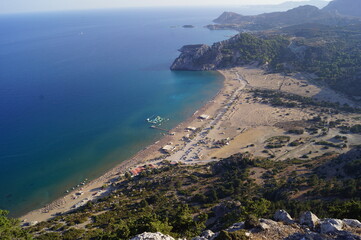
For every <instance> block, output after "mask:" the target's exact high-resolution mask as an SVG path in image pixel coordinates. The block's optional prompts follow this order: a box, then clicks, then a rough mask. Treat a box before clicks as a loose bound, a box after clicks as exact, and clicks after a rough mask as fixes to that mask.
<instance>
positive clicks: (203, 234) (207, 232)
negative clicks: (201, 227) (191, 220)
mask: <svg viewBox="0 0 361 240" xmlns="http://www.w3.org/2000/svg"><path fill="white" fill-rule="evenodd" d="M213 235H214V232H212V231H211V230H206V231H204V232H202V234H201V237H204V238H206V239H209V238H211V237H212V236H213Z"/></svg>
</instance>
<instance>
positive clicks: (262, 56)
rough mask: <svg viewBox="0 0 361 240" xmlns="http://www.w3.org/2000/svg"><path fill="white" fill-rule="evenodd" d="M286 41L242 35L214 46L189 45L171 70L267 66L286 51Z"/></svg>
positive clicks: (183, 48) (183, 49) (182, 50)
mask: <svg viewBox="0 0 361 240" xmlns="http://www.w3.org/2000/svg"><path fill="white" fill-rule="evenodd" d="M287 45H288V40H287V39H284V38H279V37H276V38H265V39H263V38H258V37H257V36H255V35H251V34H238V35H236V36H234V37H232V38H231V39H229V40H225V41H222V42H218V43H214V44H213V45H212V46H208V45H204V44H199V45H186V46H184V47H182V48H181V49H180V50H179V51H180V52H181V54H180V56H179V57H178V58H177V59H176V60H175V61H174V62H173V64H172V66H171V70H191V71H204V70H217V69H223V68H229V67H234V66H240V65H244V64H248V63H251V62H260V63H266V62H269V61H270V60H272V59H273V58H275V57H276V56H278V55H279V53H281V48H286V47H287Z"/></svg>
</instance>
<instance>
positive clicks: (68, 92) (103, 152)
mask: <svg viewBox="0 0 361 240" xmlns="http://www.w3.org/2000/svg"><path fill="white" fill-rule="evenodd" d="M223 10H224V9H221V8H209V9H207V8H150V9H141V8H137V9H117V10H97V11H95V10H92V11H71V12H51V13H23V14H3V15H0V33H1V36H0V209H6V210H9V211H10V216H14V217H18V216H21V215H22V214H25V213H26V212H28V211H30V210H34V209H37V208H39V207H42V206H44V205H45V204H48V203H50V202H51V201H53V200H55V199H57V198H59V197H61V196H62V195H64V193H65V191H66V190H68V189H71V188H72V187H74V186H76V185H77V184H79V183H80V182H82V181H84V180H85V179H88V180H91V179H94V178H96V177H99V176H100V175H102V174H103V173H104V172H106V171H107V170H109V169H111V168H112V167H114V166H115V165H117V164H119V163H120V162H122V161H124V160H126V159H129V158H130V157H131V156H132V155H134V154H135V153H136V152H138V151H139V150H141V149H143V148H144V147H146V146H147V145H149V144H151V143H153V142H155V141H157V140H159V139H160V138H161V137H162V135H161V133H160V132H159V131H157V130H154V129H151V128H149V126H150V124H149V123H148V122H146V119H147V118H149V117H152V116H158V115H159V116H161V117H164V118H166V119H169V121H167V122H165V123H164V125H163V127H164V128H167V129H170V128H172V127H175V126H176V125H177V124H179V123H180V122H182V121H183V120H185V119H186V118H188V117H190V116H191V115H192V114H193V113H194V112H195V111H196V110H197V109H198V108H199V107H201V106H202V105H204V104H205V103H206V102H207V101H209V100H210V99H211V98H212V97H213V96H214V95H215V94H216V93H217V92H218V91H219V89H220V87H221V86H222V80H223V79H222V76H220V75H219V74H218V73H216V72H189V71H170V70H169V67H170V65H171V64H172V62H173V60H174V59H175V58H176V57H177V56H178V55H179V52H178V49H180V48H181V47H182V46H183V45H186V44H199V43H206V44H212V43H214V42H217V41H220V40H224V39H227V38H229V37H230V36H232V35H234V34H236V32H234V31H210V30H208V29H206V28H204V26H205V25H207V24H210V23H211V21H212V19H214V18H216V17H218V16H219V15H220V14H221V13H222V12H223ZM186 24H190V25H194V28H183V27H182V26H183V25H186Z"/></svg>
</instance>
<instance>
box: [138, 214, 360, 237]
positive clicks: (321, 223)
mask: <svg viewBox="0 0 361 240" xmlns="http://www.w3.org/2000/svg"><path fill="white" fill-rule="evenodd" d="M274 217H275V220H276V221H274V220H270V219H263V218H261V219H259V223H260V224H259V225H258V226H256V227H251V228H248V229H247V224H245V223H244V222H239V223H235V224H233V225H232V226H230V227H229V228H227V229H225V230H223V231H220V232H213V231H211V230H206V231H204V232H202V234H200V235H199V236H197V237H195V238H193V239H192V240H233V239H250V240H252V239H255V240H259V239H272V240H361V236H360V233H361V223H360V221H358V220H356V219H343V220H340V219H331V218H326V219H321V220H320V219H319V218H318V217H317V216H316V215H315V214H313V213H312V212H310V211H308V212H305V213H303V214H301V216H300V219H299V220H298V221H297V220H294V219H292V217H291V216H290V215H289V214H288V213H287V212H286V211H285V210H278V211H277V212H276V213H275V214H274ZM290 223H292V224H290ZM131 240H174V238H173V237H170V236H167V235H164V234H162V233H159V232H157V233H147V232H145V233H142V234H140V235H137V236H135V237H134V238H132V239H131Z"/></svg>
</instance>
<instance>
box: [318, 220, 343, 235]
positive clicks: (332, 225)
mask: <svg viewBox="0 0 361 240" xmlns="http://www.w3.org/2000/svg"><path fill="white" fill-rule="evenodd" d="M342 227H343V222H342V221H341V220H340V219H330V218H326V219H323V220H322V221H321V227H320V228H321V233H322V234H327V233H333V232H336V231H341V230H342Z"/></svg>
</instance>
